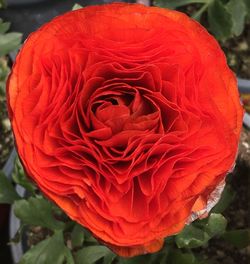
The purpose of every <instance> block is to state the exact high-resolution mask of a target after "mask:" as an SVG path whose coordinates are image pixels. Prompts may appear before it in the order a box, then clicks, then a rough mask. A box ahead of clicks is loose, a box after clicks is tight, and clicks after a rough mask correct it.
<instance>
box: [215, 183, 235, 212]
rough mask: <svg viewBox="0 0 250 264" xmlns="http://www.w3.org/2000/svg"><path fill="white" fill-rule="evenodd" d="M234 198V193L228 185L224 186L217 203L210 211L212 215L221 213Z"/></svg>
mask: <svg viewBox="0 0 250 264" xmlns="http://www.w3.org/2000/svg"><path fill="white" fill-rule="evenodd" d="M234 198H235V191H234V190H233V189H232V188H231V186H230V185H226V186H225V188H224V190H223V192H222V194H221V198H220V200H219V202H218V203H217V204H216V205H215V207H214V208H213V209H212V210H211V212H212V213H223V212H224V211H225V210H226V209H227V207H228V206H229V205H230V204H231V202H232V201H233V200H234Z"/></svg>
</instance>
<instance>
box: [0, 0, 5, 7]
mask: <svg viewBox="0 0 250 264" xmlns="http://www.w3.org/2000/svg"><path fill="white" fill-rule="evenodd" d="M5 6H6V4H5V1H4V0H0V8H4V7H5Z"/></svg>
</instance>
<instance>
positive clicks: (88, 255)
mask: <svg viewBox="0 0 250 264" xmlns="http://www.w3.org/2000/svg"><path fill="white" fill-rule="evenodd" d="M109 253H110V250H109V249H108V248H107V247H105V246H89V247H85V248H83V249H80V250H78V251H77V252H76V254H75V261H76V264H92V263H95V262H96V261H97V260H99V259H101V258H102V257H104V256H106V255H107V254H109Z"/></svg>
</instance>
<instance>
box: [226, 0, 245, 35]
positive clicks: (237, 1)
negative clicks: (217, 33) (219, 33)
mask: <svg viewBox="0 0 250 264" xmlns="http://www.w3.org/2000/svg"><path fill="white" fill-rule="evenodd" d="M227 10H228V11H229V13H230V14H231V17H232V21H233V27H232V32H233V34H234V35H236V36H239V35H240V34H241V33H242V32H243V30H244V26H245V18H246V15H247V10H246V5H245V2H244V0H230V1H229V2H228V4H227Z"/></svg>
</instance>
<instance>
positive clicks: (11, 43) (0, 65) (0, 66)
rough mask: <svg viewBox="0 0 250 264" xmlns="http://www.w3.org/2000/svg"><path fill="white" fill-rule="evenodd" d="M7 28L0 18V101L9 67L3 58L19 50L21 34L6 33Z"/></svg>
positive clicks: (7, 25)
mask: <svg viewBox="0 0 250 264" xmlns="http://www.w3.org/2000/svg"><path fill="white" fill-rule="evenodd" d="M2 5H3V1H2V2H1V1H0V8H1V6H2ZM9 28H10V23H9V22H3V20H2V19H1V18H0V100H4V98H5V97H4V96H5V83H6V79H7V76H8V74H9V67H8V65H7V60H6V58H5V57H4V56H5V55H7V54H8V53H9V52H11V51H14V50H16V49H17V48H19V47H20V43H21V39H22V34H20V33H15V32H12V33H6V32H7V31H8V30H9ZM0 114H1V111H0Z"/></svg>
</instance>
